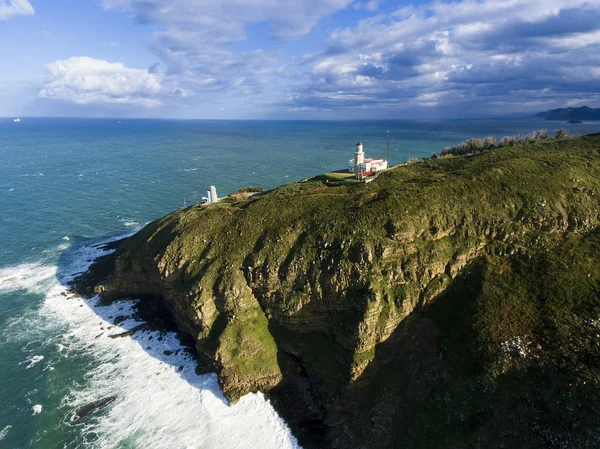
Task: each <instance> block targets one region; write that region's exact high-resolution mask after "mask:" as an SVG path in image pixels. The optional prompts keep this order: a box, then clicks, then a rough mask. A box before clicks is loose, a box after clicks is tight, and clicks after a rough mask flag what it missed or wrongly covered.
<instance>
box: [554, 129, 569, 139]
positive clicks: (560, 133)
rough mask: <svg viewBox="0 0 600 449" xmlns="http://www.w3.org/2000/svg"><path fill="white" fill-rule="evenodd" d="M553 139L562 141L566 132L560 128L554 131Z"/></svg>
mask: <svg viewBox="0 0 600 449" xmlns="http://www.w3.org/2000/svg"><path fill="white" fill-rule="evenodd" d="M554 137H556V138H557V139H562V138H563V137H567V132H566V131H565V130H564V129H563V128H561V129H559V130H557V131H556V134H555V135H554Z"/></svg>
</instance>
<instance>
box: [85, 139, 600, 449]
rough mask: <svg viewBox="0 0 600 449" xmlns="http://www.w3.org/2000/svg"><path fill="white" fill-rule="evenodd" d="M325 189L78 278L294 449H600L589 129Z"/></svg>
mask: <svg viewBox="0 0 600 449" xmlns="http://www.w3.org/2000/svg"><path fill="white" fill-rule="evenodd" d="M333 181H335V179H334V178H331V179H329V178H328V177H316V178H312V179H308V180H305V181H303V182H297V183H292V184H287V185H284V186H281V187H278V188H275V189H272V190H270V191H268V192H261V193H258V194H256V195H253V196H239V197H236V198H237V199H239V201H232V202H231V203H229V204H226V205H222V204H218V203H217V204H211V205H208V206H193V207H189V208H186V209H181V210H178V211H176V212H174V213H173V214H171V215H168V216H166V217H164V218H161V219H159V220H157V221H155V222H153V223H151V224H150V225H148V226H147V227H146V228H144V229H143V230H142V231H140V232H139V233H138V234H136V235H135V236H133V237H131V238H130V239H128V240H126V241H125V242H124V243H123V244H121V245H120V246H119V248H118V249H117V251H116V252H115V254H114V256H112V257H111V258H108V259H105V260H104V261H103V262H102V263H101V264H99V265H97V266H96V268H95V269H92V271H91V272H90V273H89V274H88V275H87V276H88V278H89V279H97V278H98V273H99V272H101V271H102V266H101V265H103V266H104V268H106V267H109V269H110V275H109V276H108V279H106V281H105V282H103V286H102V288H101V289H100V290H102V291H103V295H104V297H105V298H107V299H110V298H114V297H122V296H141V297H145V296H153V297H158V298H161V300H162V303H163V304H164V305H165V307H166V308H167V310H168V312H169V314H170V315H171V316H172V318H173V319H174V320H175V322H176V323H177V325H178V327H179V328H180V329H181V330H182V331H183V332H185V333H187V334H189V335H191V336H192V337H193V338H194V340H195V341H196V349H197V352H198V356H199V362H200V363H201V365H202V367H203V369H206V370H216V371H217V372H218V373H219V379H220V383H221V386H222V387H223V390H224V392H225V393H226V394H227V395H228V396H229V397H230V398H231V399H233V400H235V399H237V398H238V397H240V396H241V395H243V394H245V393H247V392H249V391H256V390H262V391H264V392H266V393H268V394H270V395H271V397H272V399H273V402H274V404H275V406H276V407H277V409H278V410H279V411H280V413H282V415H283V416H284V417H285V418H286V419H287V420H288V422H289V423H290V425H291V426H292V428H293V430H294V432H295V433H296V435H297V436H298V437H299V439H300V442H301V443H302V444H303V445H304V446H305V447H307V448H310V447H339V448H342V447H389V448H393V447H412V448H436V447H439V448H447V447H456V448H462V447H464V448H467V447H486V448H487V447H490V448H491V447H502V446H501V445H504V447H522V448H533V447H567V446H569V447H598V445H599V444H600V431H599V430H598V427H599V426H598V420H597V418H596V417H597V416H598V412H600V410H599V405H598V404H600V401H599V400H600V389H599V382H600V350H599V348H600V346H599V345H600V296H599V292H600V259H599V258H598V249H599V248H600V230H599V229H598V226H599V225H600V212H599V211H600V136H598V135H594V136H587V137H582V138H558V139H542V138H540V139H535V140H532V141H528V142H524V143H518V144H515V145H510V146H503V147H495V148H494V150H493V151H485V152H482V153H480V154H477V155H466V156H459V157H447V158H437V159H434V160H426V161H421V162H418V163H413V164H409V165H405V166H401V167H396V168H394V169H391V170H388V171H387V172H385V173H382V174H381V175H380V176H379V177H378V178H377V179H376V180H375V181H373V182H372V183H369V184H362V183H346V182H333ZM94 270H95V271H96V274H94Z"/></svg>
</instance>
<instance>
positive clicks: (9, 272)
mask: <svg viewBox="0 0 600 449" xmlns="http://www.w3.org/2000/svg"><path fill="white" fill-rule="evenodd" d="M55 283H56V266H47V265H42V264H38V263H28V264H23V265H18V266H16V267H7V268H0V293H8V292H13V291H17V290H27V291H29V292H32V293H44V292H46V291H47V290H48V288H49V287H50V286H51V285H52V284H55Z"/></svg>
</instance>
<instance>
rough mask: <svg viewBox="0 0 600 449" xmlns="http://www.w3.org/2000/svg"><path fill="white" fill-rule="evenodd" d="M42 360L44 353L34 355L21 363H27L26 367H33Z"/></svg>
mask: <svg viewBox="0 0 600 449" xmlns="http://www.w3.org/2000/svg"><path fill="white" fill-rule="evenodd" d="M42 360H44V356H43V355H34V356H33V357H31V358H29V359H27V360H25V361H24V362H21V363H20V364H19V365H23V364H25V363H27V366H26V367H25V369H29V368H32V367H33V366H34V365H37V364H38V363H39V362H41V361H42Z"/></svg>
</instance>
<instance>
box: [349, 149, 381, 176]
mask: <svg viewBox="0 0 600 449" xmlns="http://www.w3.org/2000/svg"><path fill="white" fill-rule="evenodd" d="M385 169H387V161H386V160H384V159H375V158H365V152H364V151H363V144H362V142H360V141H359V142H358V143H357V144H356V152H355V153H354V159H350V162H349V164H348V172H349V173H354V176H355V177H356V179H364V178H366V177H369V176H373V175H374V174H375V173H377V172H379V171H382V170H385Z"/></svg>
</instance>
